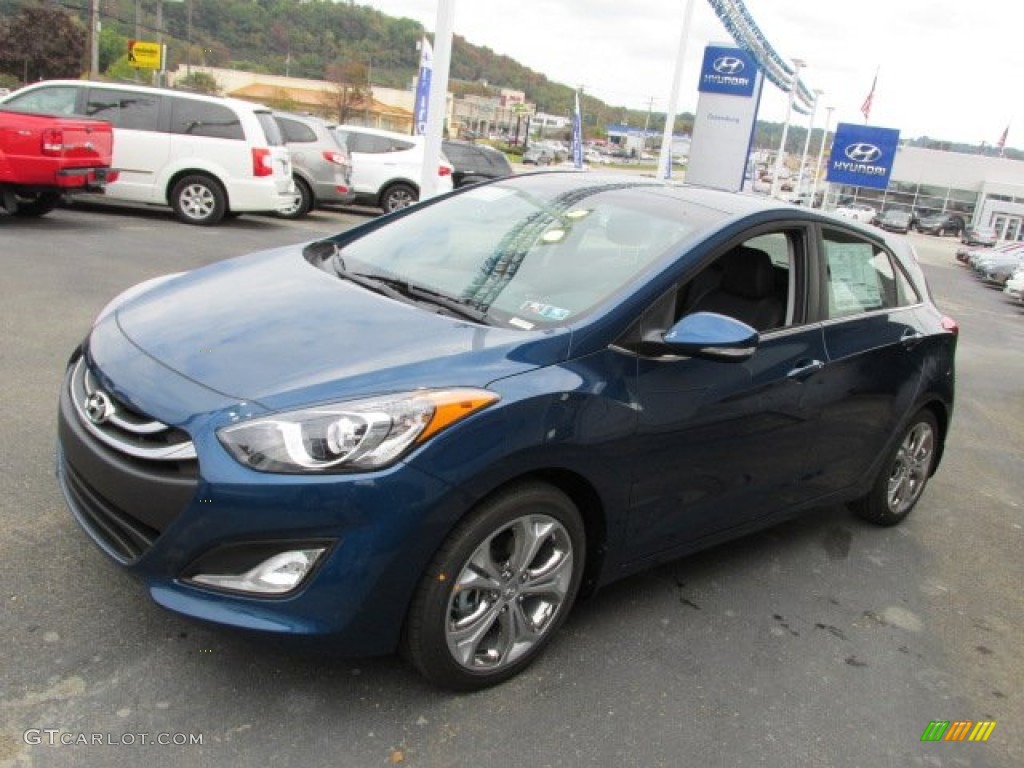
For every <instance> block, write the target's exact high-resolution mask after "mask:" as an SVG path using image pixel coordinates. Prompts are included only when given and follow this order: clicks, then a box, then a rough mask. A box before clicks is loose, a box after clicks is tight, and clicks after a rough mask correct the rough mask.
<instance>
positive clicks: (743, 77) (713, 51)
mask: <svg viewBox="0 0 1024 768" xmlns="http://www.w3.org/2000/svg"><path fill="white" fill-rule="evenodd" d="M757 72H758V70H757V63H756V62H755V61H754V59H753V57H752V56H751V55H750V54H749V53H747V52H746V51H744V50H743V49H742V48H727V47H724V46H715V45H709V46H708V47H707V48H705V49H704V65H703V66H702V67H701V71H700V87H699V90H701V91H703V92H705V93H724V94H727V95H729V96H745V97H747V98H749V97H751V96H753V95H754V85H755V83H756V82H757Z"/></svg>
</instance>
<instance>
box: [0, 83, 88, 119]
mask: <svg viewBox="0 0 1024 768" xmlns="http://www.w3.org/2000/svg"><path fill="white" fill-rule="evenodd" d="M77 98H78V87H77V86H74V85H54V86H49V87H46V88H37V89H35V90H34V91H30V92H28V93H24V94H18V95H15V96H14V97H13V98H11V99H8V100H7V101H5V102H4V103H5V104H7V105H9V106H11V107H13V108H14V109H20V110H21V111H23V112H43V113H45V114H49V115H73V114H75V101H76V99H77Z"/></svg>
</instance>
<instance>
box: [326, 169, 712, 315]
mask: <svg viewBox="0 0 1024 768" xmlns="http://www.w3.org/2000/svg"><path fill="white" fill-rule="evenodd" d="M638 188H639V189H638ZM726 215H727V214H725V213H722V212H720V211H715V210H711V209H707V208H703V207H699V206H696V205H690V204H687V203H685V202H684V201H682V200H680V199H679V197H678V196H675V195H672V194H671V193H670V192H669V191H668V190H667V189H666V188H664V187H662V186H660V185H656V184H652V183H650V182H644V181H639V180H635V181H624V180H616V179H602V180H594V181H593V182H592V183H590V184H587V185H585V186H581V185H580V184H579V179H578V178H577V177H576V174H551V175H538V176H533V177H529V178H527V177H520V178H518V179H514V180H509V181H506V182H499V183H496V184H489V185H486V186H484V187H479V188H471V189H469V190H467V191H466V192H465V193H462V194H458V195H455V196H452V197H450V198H447V199H446V200H442V201H439V202H437V203H435V204H433V205H429V206H424V207H422V208H419V209H417V210H416V211H413V212H410V214H408V215H405V216H402V217H401V218H397V219H395V220H393V221H390V222H388V223H387V224H385V225H384V226H382V227H381V228H379V229H377V230H374V231H372V232H370V233H368V234H366V235H365V236H363V237H360V238H358V239H356V240H353V241H351V242H349V243H346V244H345V245H344V246H343V249H342V250H341V251H340V252H339V254H338V258H337V259H335V261H336V262H338V261H340V262H341V265H340V266H341V268H340V269H339V273H341V274H347V275H349V276H355V277H356V278H365V277H373V278H377V279H379V280H382V281H386V282H387V283H388V284H389V286H390V287H392V288H394V287H396V286H398V287H399V288H404V289H405V291H406V293H407V295H408V294H412V293H413V292H415V294H416V296H417V298H419V297H422V296H423V294H424V289H425V290H426V291H430V292H433V293H434V294H436V295H437V296H439V297H444V298H446V299H448V300H449V301H448V303H449V305H450V303H451V301H457V302H459V303H460V305H462V306H464V307H466V308H469V309H472V310H473V312H474V313H475V314H476V315H478V316H479V317H480V318H485V321H486V322H489V323H493V324H498V325H506V326H508V327H514V328H522V329H533V328H543V327H552V326H557V325H565V324H567V323H570V322H572V321H573V320H575V319H577V318H579V317H580V316H582V315H584V314H586V313H588V312H589V311H591V310H592V309H594V308H595V307H597V306H598V305H599V304H601V303H602V302H604V301H605V300H606V299H608V298H609V297H611V296H612V295H613V294H616V293H618V292H620V291H623V290H626V289H627V288H628V287H629V286H630V285H633V284H635V283H636V281H638V280H639V279H640V277H641V275H642V274H643V273H644V272H645V271H647V270H648V269H650V268H651V266H652V265H653V264H655V263H656V262H658V260H659V256H662V255H663V254H666V253H669V252H673V253H674V252H678V250H679V247H680V244H681V243H683V242H684V241H686V240H688V239H690V238H691V237H693V235H694V234H695V233H696V232H700V231H702V230H704V229H706V228H707V227H708V226H709V225H710V223H711V222H713V221H716V220H719V219H721V218H723V217H724V216H726ZM337 266H338V265H337V264H336V267H337ZM410 288H412V290H410Z"/></svg>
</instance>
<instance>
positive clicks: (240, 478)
mask: <svg viewBox="0 0 1024 768" xmlns="http://www.w3.org/2000/svg"><path fill="white" fill-rule="evenodd" d="M69 382H70V373H69V381H66V382H65V386H64V387H63V389H62V393H61V398H60V409H59V414H58V450H57V478H58V483H59V485H60V487H61V490H62V492H63V494H64V497H65V500H66V502H67V505H68V507H69V509H70V510H71V512H72V514H73V515H74V517H75V519H76V520H77V522H78V523H79V525H80V526H81V527H82V528H83V529H84V530H85V531H86V533H87V534H88V535H89V536H90V538H92V539H93V541H94V542H95V543H96V544H97V545H98V546H99V547H100V549H102V550H103V551H104V552H105V553H106V554H107V555H109V556H110V557H111V558H112V559H113V560H115V561H116V562H117V563H118V564H120V565H121V566H122V567H123V568H125V569H126V570H127V571H129V572H130V573H132V574H133V575H135V576H136V577H138V578H140V579H141V580H142V581H144V582H145V584H146V586H147V588H148V590H149V593H150V595H151V597H152V598H153V600H154V601H156V602H157V603H158V604H160V605H162V606H163V607H165V608H168V609H170V610H172V611H176V612H178V613H181V614H184V615H187V616H189V617H192V618H196V619H200V620H204V621H209V622H214V623H217V624H222V625H226V626H231V627H236V628H240V629H245V630H253V631H258V632H267V633H273V634H279V635H288V636H304V637H310V638H320V639H325V640H327V641H329V643H330V646H331V648H332V650H336V651H337V652H340V653H344V654H347V655H369V654H377V653H390V652H392V651H393V650H394V649H395V648H396V647H397V643H398V639H399V636H400V632H401V627H402V623H403V621H404V619H405V613H406V609H407V606H408V604H409V601H410V600H411V598H412V594H413V592H414V590H415V588H416V586H417V584H418V583H419V579H420V578H421V575H422V574H423V572H424V571H425V569H426V568H427V565H428V564H429V562H430V560H431V558H432V557H433V555H434V553H435V551H436V549H437V547H438V546H439V545H440V542H441V541H442V540H443V538H444V536H445V535H446V534H447V532H448V530H450V527H451V525H452V524H453V521H454V520H456V519H458V517H459V516H461V515H462V514H463V513H464V512H465V510H466V509H468V507H469V503H470V501H469V499H468V498H465V497H464V496H463V494H461V493H460V492H458V491H455V490H453V489H452V488H451V486H449V485H447V484H446V483H444V482H442V481H440V480H438V479H436V478H434V477H432V476H430V475H427V474H425V473H423V472H422V471H420V470H418V469H415V468H413V467H411V466H409V465H406V464H397V465H395V466H393V467H391V468H389V469H386V470H383V471H380V472H375V473H368V474H359V475H333V476H285V475H271V474H265V473H259V472H254V471H252V470H249V469H246V468H244V467H242V466H240V465H238V464H237V463H236V462H234V460H233V459H231V458H230V457H229V456H228V455H227V454H226V452H224V451H223V449H220V448H219V445H218V444H216V441H215V440H212V441H210V440H208V441H202V440H198V441H196V446H197V448H198V449H199V455H198V458H197V459H194V460H186V461H183V462H156V461H146V460H140V459H138V458H135V457H130V456H125V455H121V454H120V453H119V452H118V451H117V450H116V449H113V448H111V447H110V446H108V445H105V444H103V443H102V442H101V441H100V440H98V439H97V438H96V437H95V436H94V435H93V434H92V432H90V430H89V429H87V428H85V426H84V425H83V424H82V423H81V422H82V416H81V415H80V414H79V412H78V410H77V409H76V408H75V406H74V403H73V402H72V397H73V394H72V393H73V390H72V388H71V386H70V383H69ZM204 446H205V447H204ZM169 464H170V465H174V466H167V465H169ZM310 540H316V541H319V542H325V543H326V544H327V550H328V551H327V552H326V553H325V554H324V556H323V557H322V558H321V561H320V562H318V563H317V566H316V568H315V569H314V570H313V571H312V572H311V573H310V574H309V576H308V577H307V578H306V580H305V581H303V582H302V583H300V584H299V586H298V587H297V588H296V589H295V590H293V591H292V592H290V593H287V594H284V595H281V596H254V595H252V594H245V593H240V592H230V591H225V590H220V589H217V588H214V587H208V586H203V585H199V584H196V583H194V582H190V581H188V580H187V578H185V575H186V574H187V573H189V570H190V566H192V565H193V564H194V563H195V562H196V561H197V560H199V559H200V558H202V557H204V556H209V553H211V552H214V551H220V550H223V549H225V548H227V549H230V548H231V545H246V546H249V545H253V546H259V547H260V548H262V549H264V550H265V549H266V548H267V547H268V546H280V549H281V550H282V551H283V550H287V549H292V548H294V546H296V542H305V541H310Z"/></svg>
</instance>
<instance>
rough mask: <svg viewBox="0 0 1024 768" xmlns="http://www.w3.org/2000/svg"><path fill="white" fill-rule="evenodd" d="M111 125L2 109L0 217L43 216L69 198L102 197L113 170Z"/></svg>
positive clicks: (0, 117)
mask: <svg viewBox="0 0 1024 768" xmlns="http://www.w3.org/2000/svg"><path fill="white" fill-rule="evenodd" d="M113 149H114V132H113V128H112V127H111V125H110V123H108V122H105V121H103V120H91V119H88V118H81V117H64V116H61V115H41V114H38V113H33V112H18V111H14V110H10V109H6V108H2V109H0V214H3V213H5V212H6V213H11V214H15V215H19V216H42V215H43V214H44V213H47V212H49V211H51V210H52V209H53V208H54V206H56V205H57V203H58V202H59V201H60V199H61V196H62V195H64V194H66V193H69V192H101V191H102V190H103V188H104V187H105V186H106V184H107V182H109V181H113V180H114V179H115V178H116V176H117V173H116V171H112V170H111V168H110V161H111V154H112V152H113Z"/></svg>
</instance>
